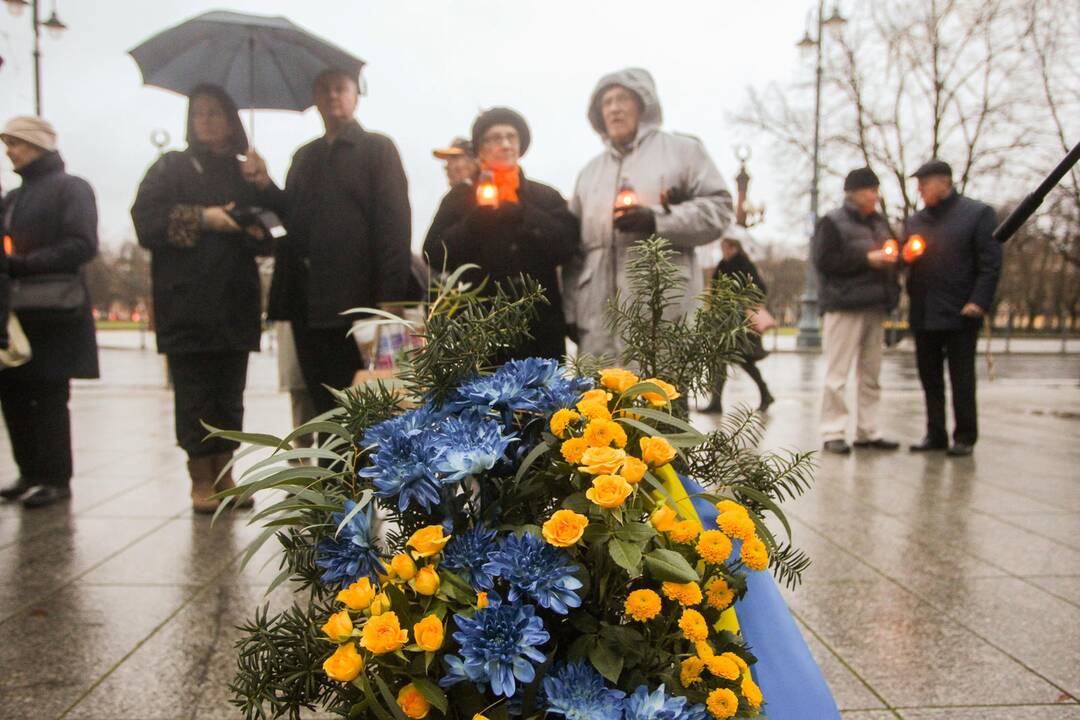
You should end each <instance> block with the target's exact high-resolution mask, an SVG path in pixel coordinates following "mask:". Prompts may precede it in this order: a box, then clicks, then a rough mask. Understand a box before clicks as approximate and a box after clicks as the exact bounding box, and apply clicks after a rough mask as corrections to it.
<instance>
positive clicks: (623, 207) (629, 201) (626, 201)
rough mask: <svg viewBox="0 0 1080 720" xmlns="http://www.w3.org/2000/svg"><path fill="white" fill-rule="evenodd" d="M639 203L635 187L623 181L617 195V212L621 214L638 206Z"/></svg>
mask: <svg viewBox="0 0 1080 720" xmlns="http://www.w3.org/2000/svg"><path fill="white" fill-rule="evenodd" d="M637 204H638V196H637V193H636V192H634V188H632V187H631V186H630V183H628V182H623V184H622V187H620V188H619V192H618V194H617V195H615V214H616V215H619V214H620V213H624V212H626V211H627V210H629V209H630V208H632V207H636V206H637Z"/></svg>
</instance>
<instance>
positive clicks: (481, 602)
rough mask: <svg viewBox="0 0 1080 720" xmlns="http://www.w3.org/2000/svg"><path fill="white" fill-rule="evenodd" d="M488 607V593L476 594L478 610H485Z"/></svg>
mask: <svg viewBox="0 0 1080 720" xmlns="http://www.w3.org/2000/svg"><path fill="white" fill-rule="evenodd" d="M487 606H488V599H487V593H486V592H483V591H481V592H478V593H476V609H477V610H483V609H484V608H486V607H487Z"/></svg>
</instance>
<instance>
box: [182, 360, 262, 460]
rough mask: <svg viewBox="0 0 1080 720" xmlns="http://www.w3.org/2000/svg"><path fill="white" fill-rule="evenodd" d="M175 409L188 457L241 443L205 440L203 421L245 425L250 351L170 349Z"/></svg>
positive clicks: (221, 426) (235, 427)
mask: <svg viewBox="0 0 1080 720" xmlns="http://www.w3.org/2000/svg"><path fill="white" fill-rule="evenodd" d="M168 358H169V374H170V376H171V377H172V383H173V400H174V409H175V413H176V444H177V445H179V446H180V447H181V448H183V449H184V452H186V453H187V454H188V457H189V458H193V457H200V456H203V455H216V454H217V453H225V452H232V451H233V450H235V449H236V448H237V447H239V443H237V442H234V441H232V440H226V439H224V438H214V439H212V440H205V441H204V439H205V438H206V436H207V434H208V432H209V431H207V429H206V428H205V427H203V425H202V422H200V421H205V422H206V423H207V424H208V425H212V426H214V427H216V428H219V429H221V430H240V429H242V428H243V427H244V387H245V386H246V385H247V365H248V353H247V351H246V350H245V351H243V352H213V353H169V355H168Z"/></svg>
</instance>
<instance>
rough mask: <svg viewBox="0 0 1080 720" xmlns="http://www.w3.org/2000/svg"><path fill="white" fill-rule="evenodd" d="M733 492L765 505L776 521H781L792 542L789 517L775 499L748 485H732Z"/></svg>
mask: <svg viewBox="0 0 1080 720" xmlns="http://www.w3.org/2000/svg"><path fill="white" fill-rule="evenodd" d="M731 490H732V491H733V492H737V493H741V494H743V495H746V496H747V497H749V498H750V499H751V500H756V501H757V502H759V503H761V504H762V505H764V506H765V507H766V508H767V509H768V510H769V512H771V513H772V514H773V515H775V516H776V519H777V520H779V521H780V523H781V524H782V525H783V526H784V530H785V531H786V532H787V536H788V540H791V525H790V524H788V519H787V516H786V515H784V511H783V510H781V509H780V506H779V505H777V504H776V503H775V502H773V499H772V498H771V497H769V496H768V495H766V494H765V493H763V492H761V491H760V490H757V489H755V488H752V487H747V486H746V485H742V484H736V485H732V486H731Z"/></svg>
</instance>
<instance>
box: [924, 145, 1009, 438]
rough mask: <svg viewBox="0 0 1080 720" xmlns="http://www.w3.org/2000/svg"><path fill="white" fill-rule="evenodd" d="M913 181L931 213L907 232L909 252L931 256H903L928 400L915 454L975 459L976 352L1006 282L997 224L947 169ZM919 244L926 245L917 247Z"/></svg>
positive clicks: (939, 165)
mask: <svg viewBox="0 0 1080 720" xmlns="http://www.w3.org/2000/svg"><path fill="white" fill-rule="evenodd" d="M912 177H915V178H918V180H919V195H921V196H922V199H923V203H924V204H925V205H926V207H925V208H924V209H923V210H921V211H919V212H918V213H916V214H914V215H912V216H911V217H910V218H908V220H907V223H906V224H905V227H904V238H905V246H907V244H909V243H910V244H911V246H912V247H914V246H916V245H917V244H921V245H922V246H923V247H924V248H925V249H924V250H923V251H922V254H921V256H915V255H914V254H913V253H905V255H908V256H910V257H911V259H910V260H909V262H910V265H911V268H910V271H909V272H908V281H907V291H908V296H909V297H910V299H911V310H910V324H911V330H912V332H913V333H914V335H915V355H916V360H917V362H918V366H919V380H920V381H921V382H922V386H923V393H924V395H925V396H926V437H925V438H923V440H922V442H920V443H918V444H917V445H912V446H911V450H912V451H914V452H920V451H926V450H945V449H946V448H948V452H949V455H954V456H964V455H970V454H971V453H972V449H973V447H974V445H975V441H976V440H977V439H978V421H977V412H976V407H975V345H976V342H977V340H978V337H979V328H980V327H981V325H982V318H983V316H984V315H985V314H986V312H987V311H988V310H989V309H990V307H991V305H992V304H993V302H994V292H995V291H996V290H997V282H998V277H999V276H1000V274H1001V245H1000V244H999V243H998V242H997V241H996V240H994V238H993V232H994V227H995V225H996V224H997V217H996V215H995V213H994V209H993V208H991V207H990V206H989V205H986V204H985V203H981V202H979V201H977V200H972V199H971V198H967V197H964V196H962V195H960V194H959V193H957V192H956V190H955V188H953V184H952V168H951V167H949V164H948V163H946V162H943V161H941V160H931V161H930V162H928V163H926V164H925V165H923V166H922V167H920V168H919V169H918V170H917V171H915V174H914V175H912ZM916 236H919V237H920V238H921V242H918V243H912V240H913V239H915V238H916ZM905 249H907V247H905ZM946 359H948V363H949V379H950V382H951V384H952V397H953V414H954V415H955V419H956V428H955V430H954V432H953V446H952V447H951V448H949V436H948V433H947V431H946V428H945V375H944V363H945V361H946Z"/></svg>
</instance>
